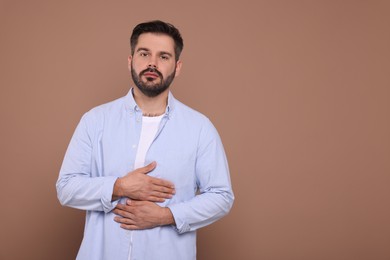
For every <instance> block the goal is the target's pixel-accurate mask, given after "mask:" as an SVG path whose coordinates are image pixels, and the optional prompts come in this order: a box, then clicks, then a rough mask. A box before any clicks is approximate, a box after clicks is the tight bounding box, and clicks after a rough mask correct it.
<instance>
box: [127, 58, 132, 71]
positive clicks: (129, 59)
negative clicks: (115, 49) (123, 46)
mask: <svg viewBox="0 0 390 260" xmlns="http://www.w3.org/2000/svg"><path fill="white" fill-rule="evenodd" d="M132 59H133V57H132V56H131V55H129V57H127V67H128V68H129V71H131V60H132Z"/></svg>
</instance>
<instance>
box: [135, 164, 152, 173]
mask: <svg viewBox="0 0 390 260" xmlns="http://www.w3.org/2000/svg"><path fill="white" fill-rule="evenodd" d="M156 165H157V163H156V162H151V163H149V164H148V165H146V166H144V167H141V168H138V169H137V171H138V172H140V173H143V174H148V173H149V172H151V171H153V170H154V168H156Z"/></svg>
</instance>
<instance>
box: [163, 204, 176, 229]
mask: <svg viewBox="0 0 390 260" xmlns="http://www.w3.org/2000/svg"><path fill="white" fill-rule="evenodd" d="M162 209H163V214H162V216H163V217H162V221H161V225H162V226H167V225H175V219H174V217H173V214H172V212H171V210H170V209H169V208H168V207H165V208H162Z"/></svg>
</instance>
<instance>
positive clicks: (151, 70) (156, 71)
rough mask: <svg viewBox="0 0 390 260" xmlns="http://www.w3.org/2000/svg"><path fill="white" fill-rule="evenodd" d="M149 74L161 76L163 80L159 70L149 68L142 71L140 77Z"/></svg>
mask: <svg viewBox="0 0 390 260" xmlns="http://www.w3.org/2000/svg"><path fill="white" fill-rule="evenodd" d="M147 72H152V73H156V74H157V75H159V76H160V78H163V75H162V73H161V72H160V71H158V70H157V69H155V68H147V69H145V70H143V71H141V73H140V76H141V75H143V74H145V73H147Z"/></svg>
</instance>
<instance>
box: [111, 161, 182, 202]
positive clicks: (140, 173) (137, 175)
mask: <svg viewBox="0 0 390 260" xmlns="http://www.w3.org/2000/svg"><path fill="white" fill-rule="evenodd" d="M154 168H156V162H152V163H150V164H148V165H146V166H145V167H142V168H138V169H135V170H134V171H132V172H129V173H128V174H127V175H126V176H123V177H120V178H118V179H117V180H116V182H115V184H114V191H113V194H112V200H116V199H118V198H119V197H128V198H130V199H135V200H146V201H152V202H163V201H165V199H170V198H172V196H173V195H174V194H175V187H174V185H173V184H172V183H171V182H169V181H166V180H163V179H159V178H155V177H151V176H148V175H147V174H148V173H149V172H151V171H152V170H154Z"/></svg>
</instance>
